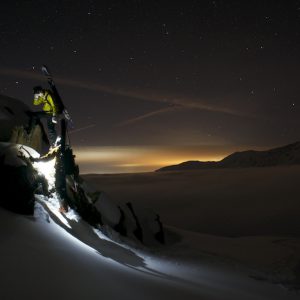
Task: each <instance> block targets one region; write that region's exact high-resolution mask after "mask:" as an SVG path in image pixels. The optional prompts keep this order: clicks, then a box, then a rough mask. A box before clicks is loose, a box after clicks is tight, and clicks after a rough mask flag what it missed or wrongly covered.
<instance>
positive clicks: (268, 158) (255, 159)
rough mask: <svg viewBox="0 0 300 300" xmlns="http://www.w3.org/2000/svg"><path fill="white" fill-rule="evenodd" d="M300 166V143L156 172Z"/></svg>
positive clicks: (194, 162)
mask: <svg viewBox="0 0 300 300" xmlns="http://www.w3.org/2000/svg"><path fill="white" fill-rule="evenodd" d="M296 164H300V142H296V143H293V144H289V145H287V146H283V147H279V148H275V149H271V150H267V151H254V150H249V151H243V152H235V153H233V154H230V155H229V156H227V157H225V158H224V159H222V160H221V161H219V162H200V161H187V162H183V163H180V164H178V165H173V166H167V167H163V168H161V169H158V170H156V171H157V172H161V171H181V170H199V169H211V168H248V167H269V166H279V165H296Z"/></svg>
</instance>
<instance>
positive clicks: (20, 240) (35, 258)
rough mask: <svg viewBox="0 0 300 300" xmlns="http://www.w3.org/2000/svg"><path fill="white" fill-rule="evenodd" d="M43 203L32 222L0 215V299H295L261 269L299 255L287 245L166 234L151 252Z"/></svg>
mask: <svg viewBox="0 0 300 300" xmlns="http://www.w3.org/2000/svg"><path fill="white" fill-rule="evenodd" d="M44 200H45V199H44ZM45 202H46V201H43V199H42V198H37V204H36V208H35V215H34V217H28V216H22V215H17V214H13V213H11V212H8V211H6V210H3V209H0V220H1V226H0V237H1V239H0V242H1V248H0V264H1V274H2V275H1V299H21V298H22V299H40V298H41V297H42V298H43V299H99V298H102V299H119V298H122V299H133V300H134V299H184V298H186V299H298V298H299V294H297V292H296V291H294V290H290V289H287V288H286V287H283V286H282V285H280V284H275V283H274V282H273V283H272V281H271V279H272V276H271V275H270V274H269V270H270V268H267V269H266V270H264V269H263V268H261V267H262V266H265V267H266V266H268V264H270V265H272V264H273V263H274V262H276V261H278V260H284V259H287V258H289V257H291V256H292V254H293V255H296V250H295V249H294V247H296V241H293V240H292V239H291V240H289V241H287V240H286V241H285V242H284V243H283V244H282V243H280V242H279V243H278V244H277V245H276V247H275V248H276V249H275V250H276V251H275V252H274V246H273V244H272V243H273V242H274V238H270V239H269V240H266V239H261V240H260V244H259V245H258V247H257V238H250V239H248V238H244V239H241V240H240V239H230V238H222V237H213V236H209V235H201V234H196V233H191V232H187V231H182V230H179V229H175V228H169V229H168V230H169V231H170V232H171V233H170V234H169V235H168V237H169V238H168V245H167V246H165V247H163V246H162V247H159V248H153V249H148V248H145V247H142V246H141V245H137V244H136V245H131V246H130V245H128V244H126V243H125V242H126V241H125V242H124V240H120V241H119V242H116V241H112V240H110V239H108V238H107V237H106V238H105V239H104V238H101V235H100V234H99V235H98V234H96V233H95V229H93V228H91V227H90V226H89V225H88V224H86V223H85V222H83V221H82V220H80V219H76V218H71V217H70V219H69V217H68V216H64V218H67V219H68V224H69V225H70V226H69V227H67V226H65V225H64V224H63V222H62V221H61V220H60V219H59V218H58V217H57V215H56V214H54V213H53V211H52V210H51V209H49V207H47V205H45ZM73 214H76V213H74V212H73ZM251 239H252V240H251ZM288 243H291V245H293V246H291V247H290V248H289V246H288ZM293 243H294V244H293ZM298 246H299V244H298ZM298 246H297V247H298ZM249 247H254V249H255V248H256V250H257V249H260V252H264V257H265V259H267V262H266V263H265V262H260V261H259V260H257V259H255V262H256V263H258V266H259V267H260V268H259V267H258V266H255V268H254V269H253V265H254V264H253V262H251V261H248V258H249V255H246V253H249V251H246V250H247V249H249ZM281 248H282V249H285V248H288V249H289V251H288V253H287V251H282V249H281ZM293 249H294V250H293ZM297 249H298V250H299V248H297ZM298 250H297V251H298ZM243 251H246V252H245V253H244V254H243ZM293 251H294V252H293ZM267 253H270V255H269V257H268V256H267V255H266V254H267ZM274 253H275V254H274ZM298 253H299V251H298ZM271 254H272V255H271ZM245 262H248V263H249V265H248V266H247V263H245ZM291 263H292V262H291ZM250 266H251V267H250ZM287 275H289V273H288V272H287V274H284V276H287ZM282 276H283V275H282ZM257 278H260V279H261V280H257ZM275 279H276V278H275ZM283 279H284V278H281V280H283Z"/></svg>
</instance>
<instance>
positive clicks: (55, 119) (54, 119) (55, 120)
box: [52, 116, 57, 124]
mask: <svg viewBox="0 0 300 300" xmlns="http://www.w3.org/2000/svg"><path fill="white" fill-rule="evenodd" d="M52 123H54V124H57V117H56V116H53V117H52Z"/></svg>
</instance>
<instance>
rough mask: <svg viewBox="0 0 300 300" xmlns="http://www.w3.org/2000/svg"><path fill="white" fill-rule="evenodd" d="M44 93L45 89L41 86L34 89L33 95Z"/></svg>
mask: <svg viewBox="0 0 300 300" xmlns="http://www.w3.org/2000/svg"><path fill="white" fill-rule="evenodd" d="M42 92H44V89H43V88H42V87H41V86H40V85H38V86H35V87H34V88H33V93H34V94H39V93H42Z"/></svg>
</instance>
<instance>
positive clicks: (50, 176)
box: [33, 158, 56, 190]
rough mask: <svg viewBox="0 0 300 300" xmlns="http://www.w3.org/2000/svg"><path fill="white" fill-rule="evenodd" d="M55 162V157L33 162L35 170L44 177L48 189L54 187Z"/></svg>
mask: <svg viewBox="0 0 300 300" xmlns="http://www.w3.org/2000/svg"><path fill="white" fill-rule="evenodd" d="M55 162H56V158H53V159H52V160H49V161H39V162H34V163H33V167H34V168H35V169H36V170H37V172H38V173H39V174H40V175H43V176H44V177H45V178H46V180H47V182H48V185H49V189H50V190H51V189H54V188H55Z"/></svg>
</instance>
